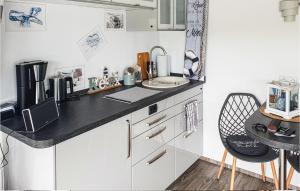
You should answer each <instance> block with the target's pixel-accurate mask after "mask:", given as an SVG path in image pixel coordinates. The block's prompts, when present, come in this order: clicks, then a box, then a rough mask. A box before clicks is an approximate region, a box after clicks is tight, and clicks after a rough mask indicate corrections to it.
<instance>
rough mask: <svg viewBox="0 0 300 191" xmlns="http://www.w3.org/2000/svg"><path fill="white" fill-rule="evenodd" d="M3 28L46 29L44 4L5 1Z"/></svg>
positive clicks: (8, 30) (23, 30)
mask: <svg viewBox="0 0 300 191" xmlns="http://www.w3.org/2000/svg"><path fill="white" fill-rule="evenodd" d="M4 13H5V28H6V31H7V32H30V31H45V30H46V5H45V4H33V3H20V2H11V1H8V2H5V6H4Z"/></svg>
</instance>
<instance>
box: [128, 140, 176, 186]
mask: <svg viewBox="0 0 300 191" xmlns="http://www.w3.org/2000/svg"><path fill="white" fill-rule="evenodd" d="M174 166H175V149H174V141H170V142H169V143H168V144H167V145H165V146H163V147H162V148H160V149H158V150H157V151H155V152H154V153H152V154H151V155H150V156H148V157H147V158H145V159H144V160H142V161H141V162H139V163H138V164H136V165H135V166H133V168H132V189H133V190H164V189H166V188H167V187H168V186H169V185H170V184H171V183H172V182H173V181H174V180H175V177H174V175H175V169H174Z"/></svg>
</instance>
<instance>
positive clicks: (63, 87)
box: [49, 76, 74, 102]
mask: <svg viewBox="0 0 300 191" xmlns="http://www.w3.org/2000/svg"><path fill="white" fill-rule="evenodd" d="M49 87H50V89H49V97H54V99H55V101H57V102H63V101H66V100H67V98H68V96H69V95H70V94H73V93H74V85H73V78H72V77H62V76H55V77H52V78H50V79H49Z"/></svg>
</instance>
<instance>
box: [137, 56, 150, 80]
mask: <svg viewBox="0 0 300 191" xmlns="http://www.w3.org/2000/svg"><path fill="white" fill-rule="evenodd" d="M149 61H150V56H149V53H148V52H141V53H138V54H137V64H138V65H139V66H140V67H141V73H142V80H147V79H148V75H147V64H148V62H149Z"/></svg>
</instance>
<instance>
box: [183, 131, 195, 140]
mask: <svg viewBox="0 0 300 191" xmlns="http://www.w3.org/2000/svg"><path fill="white" fill-rule="evenodd" d="M194 132H195V131H192V132H190V133H187V134H185V135H184V136H183V137H184V138H185V139H187V138H189V136H191V135H192V134H194Z"/></svg>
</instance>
